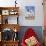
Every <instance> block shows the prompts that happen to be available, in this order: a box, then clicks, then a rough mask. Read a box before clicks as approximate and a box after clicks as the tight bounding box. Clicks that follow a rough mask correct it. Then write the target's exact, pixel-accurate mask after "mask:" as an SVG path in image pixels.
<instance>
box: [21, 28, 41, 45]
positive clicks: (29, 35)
mask: <svg viewBox="0 0 46 46" xmlns="http://www.w3.org/2000/svg"><path fill="white" fill-rule="evenodd" d="M32 36H34V37H35V38H36V39H37V35H36V33H35V32H34V30H33V29H32V28H29V29H27V31H26V32H25V35H24V37H23V38H22V42H21V46H27V45H26V43H25V39H28V38H29V37H32ZM35 46H41V45H40V43H39V42H37V44H36V45H35Z"/></svg>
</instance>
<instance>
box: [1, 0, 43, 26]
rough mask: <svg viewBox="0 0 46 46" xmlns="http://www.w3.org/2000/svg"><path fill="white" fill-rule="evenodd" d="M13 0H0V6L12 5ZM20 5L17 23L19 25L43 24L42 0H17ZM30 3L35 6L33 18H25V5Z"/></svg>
mask: <svg viewBox="0 0 46 46" xmlns="http://www.w3.org/2000/svg"><path fill="white" fill-rule="evenodd" d="M14 1H15V0H0V6H2V7H4V6H5V7H7V6H14V5H15V3H14ZM17 2H18V5H17V6H19V7H20V12H19V13H20V14H19V15H20V17H19V24H20V25H21V26H43V6H42V2H43V1H42V0H17ZM27 5H30V6H34V7H35V19H34V20H29V21H28V20H25V15H26V13H25V6H27Z"/></svg>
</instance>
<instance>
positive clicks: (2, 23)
mask: <svg viewBox="0 0 46 46" xmlns="http://www.w3.org/2000/svg"><path fill="white" fill-rule="evenodd" d="M10 16H11V17H16V16H17V18H16V23H13V24H12V23H11V24H9V22H8V18H9V17H10ZM18 17H19V7H0V32H1V41H0V46H18V42H19V40H16V39H15V40H8V41H6V40H2V32H3V30H4V29H11V30H12V31H14V32H15V33H16V32H18V31H19V29H20V26H19V24H18ZM13 19H14V18H13ZM14 22H15V20H14ZM15 29H16V30H15Z"/></svg>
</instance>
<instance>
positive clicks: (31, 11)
mask: <svg viewBox="0 0 46 46" xmlns="http://www.w3.org/2000/svg"><path fill="white" fill-rule="evenodd" d="M25 10H26V14H27V15H26V16H25V18H26V19H27V20H31V19H34V18H35V7H34V6H25Z"/></svg>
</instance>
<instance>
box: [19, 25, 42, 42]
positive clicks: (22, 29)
mask: <svg viewBox="0 0 46 46" xmlns="http://www.w3.org/2000/svg"><path fill="white" fill-rule="evenodd" d="M28 28H32V29H33V30H34V31H35V32H36V34H37V37H38V39H39V41H40V42H41V43H43V30H42V26H22V27H21V29H20V32H19V39H20V41H21V40H22V38H23V36H24V33H25V32H26V30H27V29H28Z"/></svg>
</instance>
